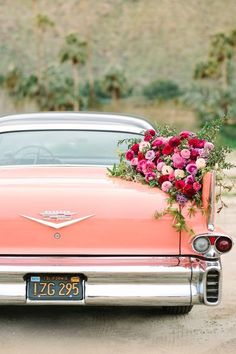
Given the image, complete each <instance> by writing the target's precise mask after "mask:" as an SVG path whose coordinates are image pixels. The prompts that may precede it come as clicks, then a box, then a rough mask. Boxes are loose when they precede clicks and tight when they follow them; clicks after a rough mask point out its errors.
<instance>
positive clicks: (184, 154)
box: [180, 149, 190, 160]
mask: <svg viewBox="0 0 236 354" xmlns="http://www.w3.org/2000/svg"><path fill="white" fill-rule="evenodd" d="M180 155H181V156H182V157H183V158H184V159H186V160H188V159H189V158H190V151H189V150H188V149H183V150H181V151H180Z"/></svg>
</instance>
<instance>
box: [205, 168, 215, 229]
mask: <svg viewBox="0 0 236 354" xmlns="http://www.w3.org/2000/svg"><path fill="white" fill-rule="evenodd" d="M215 213H216V171H212V173H211V186H210V201H209V215H208V220H207V228H208V230H209V231H214V230H215Z"/></svg>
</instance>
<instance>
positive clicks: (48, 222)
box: [20, 210, 95, 229]
mask: <svg viewBox="0 0 236 354" xmlns="http://www.w3.org/2000/svg"><path fill="white" fill-rule="evenodd" d="M77 214H78V213H76V212H70V211H51V210H46V211H43V212H42V213H40V215H41V216H42V217H43V219H44V220H41V219H37V218H33V217H31V216H27V215H20V216H22V217H23V218H26V219H29V220H32V221H35V222H37V223H39V224H42V225H45V226H49V227H52V228H53V229H61V228H62V227H66V226H70V225H73V224H76V223H77V222H80V221H83V220H86V219H89V218H91V217H93V216H95V214H92V215H87V216H83V217H80V218H76V219H73V215H77ZM61 220H64V221H63V222H58V221H61ZM52 221H56V222H52Z"/></svg>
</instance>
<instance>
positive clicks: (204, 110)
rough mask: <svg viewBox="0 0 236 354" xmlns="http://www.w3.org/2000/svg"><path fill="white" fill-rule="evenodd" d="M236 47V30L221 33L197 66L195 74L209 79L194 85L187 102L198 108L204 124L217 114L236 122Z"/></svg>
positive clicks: (215, 37)
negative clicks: (235, 57) (203, 59)
mask: <svg viewBox="0 0 236 354" xmlns="http://www.w3.org/2000/svg"><path fill="white" fill-rule="evenodd" d="M235 48H236V30H233V31H231V32H230V33H229V34H225V33H217V34H216V35H214V36H213V37H212V40H211V45H210V50H209V55H208V59H207V60H206V62H200V63H198V64H197V65H196V67H195V71H194V78H195V79H198V80H202V82H203V81H205V82H204V84H202V85H198V86H197V87H196V86H195V87H193V88H192V89H190V90H189V92H187V93H186V94H185V95H184V97H183V102H185V103H187V104H188V105H189V106H190V107H191V108H193V109H194V110H195V112H196V114H197V117H198V118H199V120H200V123H201V124H203V123H204V122H206V121H209V120H213V119H215V118H217V117H226V119H225V123H226V124H232V123H235V122H236V81H235V73H234V70H235V65H234V63H233V59H234V55H235Z"/></svg>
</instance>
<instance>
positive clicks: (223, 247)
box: [215, 236, 232, 253]
mask: <svg viewBox="0 0 236 354" xmlns="http://www.w3.org/2000/svg"><path fill="white" fill-rule="evenodd" d="M215 246H216V249H217V251H219V252H221V253H224V252H228V251H230V250H231V248H232V241H231V239H230V238H228V237H224V236H221V237H219V238H218V239H217V241H216V243H215Z"/></svg>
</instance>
